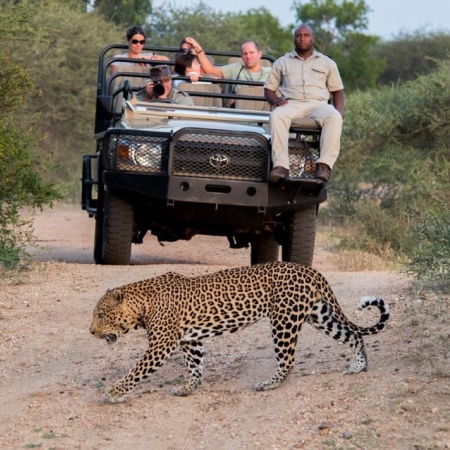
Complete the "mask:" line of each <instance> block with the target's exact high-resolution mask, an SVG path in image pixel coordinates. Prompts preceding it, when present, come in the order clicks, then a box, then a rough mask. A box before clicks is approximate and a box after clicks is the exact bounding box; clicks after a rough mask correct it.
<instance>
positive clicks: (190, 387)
mask: <svg viewBox="0 0 450 450" xmlns="http://www.w3.org/2000/svg"><path fill="white" fill-rule="evenodd" d="M180 347H181V350H182V351H183V356H184V360H185V362H186V364H187V366H188V369H189V379H188V380H187V381H186V383H184V384H181V385H180V386H176V387H174V388H173V389H172V394H174V395H179V396H180V397H186V396H187V395H190V394H192V393H193V392H194V391H195V390H196V389H197V387H198V386H199V385H200V383H201V378H202V371H203V343H202V341H181V342H180Z"/></svg>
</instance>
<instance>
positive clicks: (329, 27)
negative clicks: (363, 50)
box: [294, 0, 370, 52]
mask: <svg viewBox="0 0 450 450" xmlns="http://www.w3.org/2000/svg"><path fill="white" fill-rule="evenodd" d="M294 8H295V9H296V11H297V17H298V19H299V20H300V21H301V23H304V24H306V25H309V26H310V27H311V28H312V29H313V31H314V35H315V37H316V46H317V49H318V50H319V51H320V52H327V51H328V49H329V47H330V46H331V45H332V44H333V43H335V42H337V41H341V40H344V39H345V38H346V37H347V36H349V37H351V36H352V35H353V33H354V32H360V31H362V30H365V29H367V24H368V19H367V14H368V13H369V11H370V10H369V7H368V5H367V4H366V2H365V1H364V0H355V1H349V0H343V1H340V0H310V1H309V2H308V3H306V2H304V1H300V0H299V1H296V2H294Z"/></svg>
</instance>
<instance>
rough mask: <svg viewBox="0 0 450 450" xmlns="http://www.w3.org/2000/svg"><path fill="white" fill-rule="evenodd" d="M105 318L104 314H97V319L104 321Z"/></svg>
mask: <svg viewBox="0 0 450 450" xmlns="http://www.w3.org/2000/svg"><path fill="white" fill-rule="evenodd" d="M104 317H105V314H104V313H98V314H97V318H98V319H103V318H104Z"/></svg>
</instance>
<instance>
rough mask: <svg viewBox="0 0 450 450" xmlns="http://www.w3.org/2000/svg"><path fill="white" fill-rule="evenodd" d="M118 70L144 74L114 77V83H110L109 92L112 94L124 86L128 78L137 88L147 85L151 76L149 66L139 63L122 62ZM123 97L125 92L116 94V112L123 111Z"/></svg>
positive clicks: (114, 107)
mask: <svg viewBox="0 0 450 450" xmlns="http://www.w3.org/2000/svg"><path fill="white" fill-rule="evenodd" d="M116 67H117V72H132V73H137V74H142V76H135V77H134V76H126V75H124V76H118V77H116V78H114V80H113V81H112V83H111V84H110V85H109V93H110V94H112V93H113V92H114V91H115V90H116V89H118V88H119V87H120V86H123V83H124V81H125V80H126V79H128V81H129V82H130V85H131V87H134V88H137V87H142V86H145V80H147V79H148V77H149V67H148V66H141V65H139V64H133V65H131V64H121V65H118V66H116ZM122 99H123V93H122V92H121V93H120V94H118V95H116V97H115V99H114V103H113V111H114V112H115V113H121V111H122Z"/></svg>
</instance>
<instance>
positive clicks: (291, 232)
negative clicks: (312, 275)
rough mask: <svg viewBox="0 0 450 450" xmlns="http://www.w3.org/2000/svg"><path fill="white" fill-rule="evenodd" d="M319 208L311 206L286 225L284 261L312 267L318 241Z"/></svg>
mask: <svg viewBox="0 0 450 450" xmlns="http://www.w3.org/2000/svg"><path fill="white" fill-rule="evenodd" d="M316 220H317V208H316V206H315V205H313V206H309V207H308V208H306V209H303V210H301V211H296V212H294V213H293V214H292V215H291V216H290V218H289V220H288V223H287V224H286V234H285V237H284V243H283V249H282V258H283V261H288V262H295V263H298V264H303V265H305V266H311V265H312V262H313V257H314V245H315V240H316Z"/></svg>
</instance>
